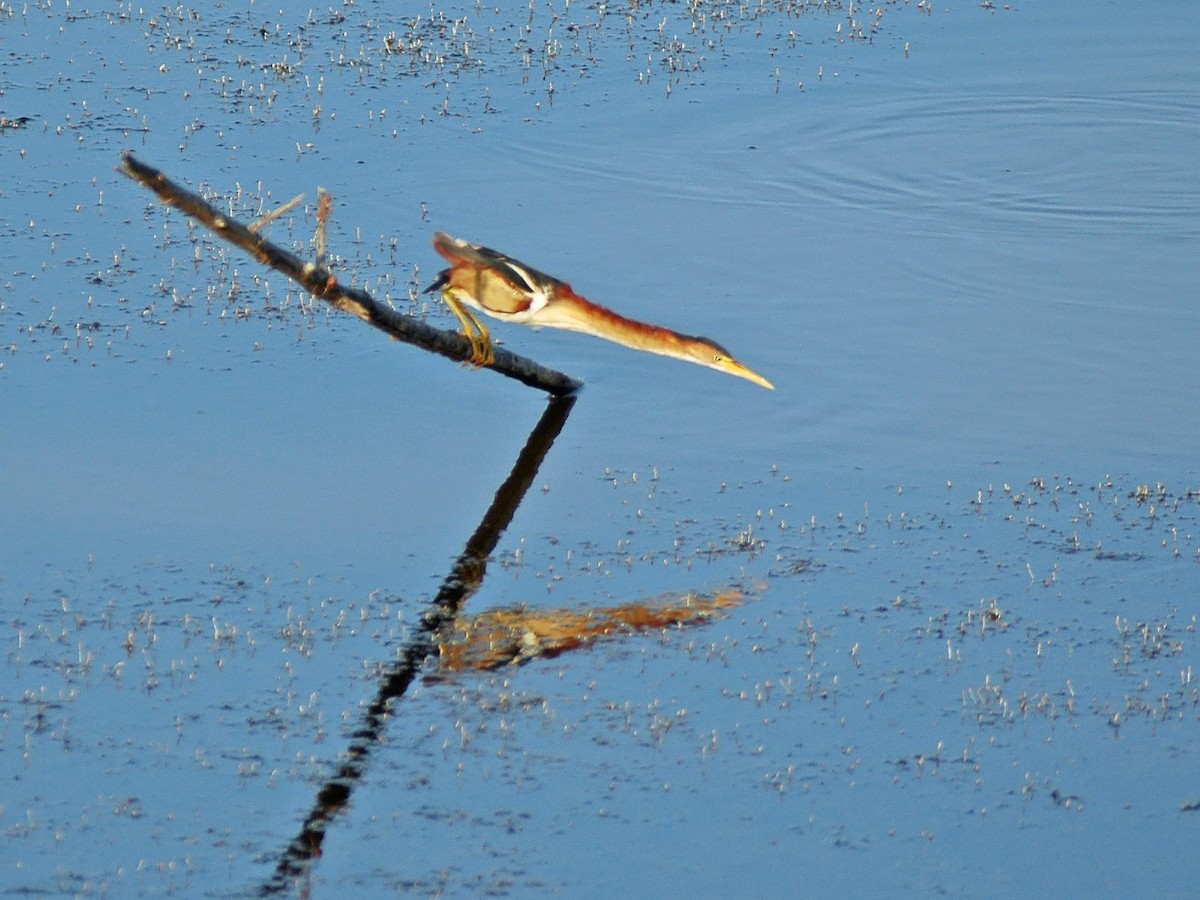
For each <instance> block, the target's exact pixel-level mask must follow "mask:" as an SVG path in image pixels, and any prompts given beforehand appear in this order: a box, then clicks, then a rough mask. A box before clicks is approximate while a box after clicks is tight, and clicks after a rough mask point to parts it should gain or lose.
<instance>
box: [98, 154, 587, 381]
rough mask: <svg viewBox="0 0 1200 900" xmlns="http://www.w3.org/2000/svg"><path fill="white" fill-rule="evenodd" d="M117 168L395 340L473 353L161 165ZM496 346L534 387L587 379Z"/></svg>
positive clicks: (505, 365) (500, 367)
mask: <svg viewBox="0 0 1200 900" xmlns="http://www.w3.org/2000/svg"><path fill="white" fill-rule="evenodd" d="M117 171H119V172H121V173H122V174H123V175H126V176H128V177H129V178H132V179H133V180H134V181H136V182H138V183H139V184H141V185H143V186H145V187H147V188H149V189H150V190H152V191H154V193H155V194H157V195H158V197H159V199H161V200H162V201H163V202H164V203H166V204H168V205H170V206H174V207H175V208H176V209H179V210H181V211H182V212H184V213H185V214H186V215H189V216H191V217H192V218H193V219H196V220H197V221H198V222H200V223H202V224H203V225H205V226H206V227H208V228H209V229H210V230H212V231H213V232H214V233H215V234H217V235H218V236H220V237H222V238H224V239H225V240H227V241H229V242H230V243H231V244H233V245H235V246H237V247H240V248H241V249H242V250H244V251H246V252H247V253H249V254H250V255H251V256H253V257H254V258H255V259H257V260H258V261H259V262H261V263H262V264H263V265H266V266H270V267H271V268H273V269H275V270H277V271H279V272H282V273H283V274H284V275H286V276H287V277H288V278H291V279H292V280H293V281H295V282H296V283H297V284H299V285H300V286H301V287H303V288H304V289H305V290H307V291H308V292H309V293H311V294H312V295H313V296H314V297H319V298H320V299H322V300H325V301H327V302H329V303H332V304H333V305H334V306H336V307H337V308H338V309H341V310H344V311H345V312H348V313H353V314H354V315H356V316H358V317H359V318H360V319H362V320H363V321H364V322H366V323H368V324H370V325H374V326H375V327H376V328H378V329H379V330H381V331H384V332H386V333H387V334H389V335H391V336H392V337H393V338H395V339H396V340H399V341H404V342H405V343H408V344H415V345H417V346H418V347H422V348H424V349H425V350H429V351H431V352H433V353H438V354H441V355H442V356H445V357H449V358H450V359H453V360H456V361H457V362H465V361H467V360H468V359H469V358H470V356H471V344H470V342H469V341H468V340H467V339H466V338H465V337H463V336H462V335H461V334H459V333H458V332H456V331H443V330H441V329H439V328H434V327H433V326H431V325H426V324H425V323H424V322H422V321H420V320H419V319H414V318H413V317H412V316H406V315H404V314H402V313H398V312H396V311H395V310H394V309H392V308H391V307H389V306H387V305H385V304H382V303H380V302H378V301H377V300H375V298H373V297H372V296H371V295H370V294H368V293H367V292H366V291H363V290H359V289H357V288H352V287H347V286H345V285H343V284H341V283H340V282H339V281H338V280H337V278H336V277H335V276H334V275H333V273H332V272H330V271H329V270H328V269H327V268H325V267H324V266H320V265H317V264H316V263H311V262H305V261H304V260H302V259H300V257H298V256H296V255H295V254H294V253H289V252H288V251H287V250H284V249H283V248H281V247H279V246H277V245H275V244H273V243H271V242H270V241H268V240H267V239H266V238H264V237H263V236H262V235H260V234H257V233H256V232H254V231H252V230H251V229H249V228H247V227H246V226H245V225H243V224H241V223H240V222H237V221H235V220H233V219H230V218H229V217H228V216H225V215H223V214H222V213H220V212H218V211H217V210H216V209H214V208H213V207H212V206H210V205H209V204H208V203H206V202H205V201H204V200H203V199H201V198H200V197H199V196H197V195H196V194H193V193H192V192H191V191H188V190H185V189H184V188H182V187H180V186H179V185H177V184H175V183H174V182H173V181H171V180H170V179H169V178H167V176H166V175H164V174H163V173H162V172H160V171H159V170H158V169H155V168H154V167H152V166H148V165H146V164H145V163H143V162H139V161H138V160H137V159H135V158H134V156H133V154H131V153H125V154H123V155H122V157H121V165H120V166H119V167H118V169H117ZM495 351H496V358H495V361H494V362H493V363H492V364H491V365H490V366H489V368H491V369H494V370H495V371H497V372H499V373H500V374H501V375H507V376H508V377H509V378H515V379H516V380H517V381H520V382H521V383H523V384H527V385H529V386H530V387H536V388H540V389H542V390H544V391H547V392H549V393H551V394H554V395H555V396H560V397H561V396H565V395H567V394H571V393H574V392H575V391H577V390H579V389H580V388H581V387H582V386H583V383H582V382H580V381H577V380H576V379H574V378H572V377H571V376H569V375H564V374H563V373H562V372H557V371H555V370H554V369H548V368H546V367H545V366H541V365H538V364H537V363H535V362H534V361H533V360H530V359H526V358H525V357H523V356H518V355H517V354H515V353H510V352H509V351H507V350H505V349H503V348H502V347H496V348H495Z"/></svg>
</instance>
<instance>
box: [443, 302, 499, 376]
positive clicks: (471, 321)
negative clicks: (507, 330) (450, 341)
mask: <svg viewBox="0 0 1200 900" xmlns="http://www.w3.org/2000/svg"><path fill="white" fill-rule="evenodd" d="M442 299H443V300H445V301H446V305H447V306H448V307H450V312H452V313H454V316H455V318H456V319H458V321H459V324H460V325H462V335H463V337H465V338H466V339H467V340H468V341H470V342H471V356H470V358H469V359H467V360H465V361H464V362H463V365H467V366H474V367H475V368H476V369H479V368H482V367H483V366H490V365H491V364H492V363H493V362H495V361H496V352H495V350H494V349H493V347H492V336H491V335H490V334H489V333H488V330H487V329H486V328H485V327H484V325H483V323H482V322H480V321H479V320H478V319H477V318H475V316H473V315H472V314H471V313H470V312H469V311H468V310H467V309H466V308H464V307H463V305H462V304H461V303H459V302H458V300H456V299H455V298H454V296H453V294H452V293H451V292H450V291H448V290H447V291H443V292H442Z"/></svg>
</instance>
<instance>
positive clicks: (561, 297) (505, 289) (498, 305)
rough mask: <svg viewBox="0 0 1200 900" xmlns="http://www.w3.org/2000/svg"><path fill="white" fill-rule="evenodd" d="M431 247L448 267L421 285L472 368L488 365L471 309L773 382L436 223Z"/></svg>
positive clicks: (485, 341) (722, 352) (697, 341)
mask: <svg viewBox="0 0 1200 900" xmlns="http://www.w3.org/2000/svg"><path fill="white" fill-rule="evenodd" d="M433 248H434V249H435V250H436V251H437V252H438V253H440V254H441V255H442V256H443V257H445V258H446V260H447V261H448V262H449V263H450V268H448V269H443V270H442V271H441V272H440V273H439V274H438V277H437V279H436V280H435V281H434V283H433V284H432V285H430V286H429V287H428V288H427V289H426V292H427V293H434V292H437V291H440V292H441V295H442V299H443V300H444V301H445V302H446V306H448V307H449V308H450V311H451V312H452V313H454V316H455V317H456V318H457V319H458V321H459V323H460V324H461V325H462V333H463V336H464V337H466V338H467V340H468V341H470V343H471V357H470V359H469V360H468V363H470V364H471V365H474V366H476V367H477V368H478V367H479V366H486V365H490V364H491V363H492V362H493V361H494V353H493V349H492V341H491V335H490V334H489V332H488V330H487V328H486V327H484V325H483V323H482V322H480V321H479V319H478V318H477V317H476V316H475V315H473V314H472V312H471V310H477V311H479V312H482V313H486V314H487V315H489V316H491V317H492V318H494V319H499V320H500V321H501V322H516V323H518V324H521V325H530V326H532V327H534V328H540V327H546V328H562V329H565V330H567V331H578V332H582V333H583V334H590V335H593V336H594V337H598V338H604V339H605V340H609V341H613V342H615V343H617V344H621V345H623V346H625V347H630V348H632V349H634V350H643V351H646V352H648V353H657V354H660V355H662V356H669V357H672V358H673V359H682V360H684V361H686V362H691V363H696V364H697V365H701V366H707V367H708V368H710V369H716V370H717V371H718V372H724V373H725V374H727V375H735V376H737V377H738V378H745V379H746V380H747V381H752V382H754V383H755V384H757V385H759V386H761V387H764V388H768V389H770V390H774V389H775V385H773V384H771V382H769V381H768V380H767V379H765V378H763V377H762V376H761V375H759V374H758V373H757V372H755V371H753V370H752V369H750V368H749V367H747V366H744V365H742V364H741V363H740V362H738V361H737V360H736V359H734V357H733V355H732V354H730V352H729V351H728V350H726V349H725V348H724V347H722V346H721V345H720V344H718V343H716V342H715V341H711V340H709V339H708V338H703V337H693V336H691V335H687V334H680V333H679V332H677V331H672V330H670V329H669V328H660V327H659V326H657V325H649V324H647V323H645V322H638V321H636V320H634V319H628V318H626V317H625V316H622V315H619V314H618V313H615V312H613V311H612V310H611V309H608V308H606V307H603V306H601V305H600V304H599V303H593V302H592V301H590V300H587V299H585V298H583V297H581V296H579V294H577V293H575V291H574V290H572V288H571V286H570V285H569V284H567V283H566V282H565V281H560V280H559V279H557V278H554V277H553V276H550V275H547V274H546V273H545V272H539V271H538V270H537V269H535V268H533V266H529V265H526V264H525V263H523V262H518V261H517V260H515V259H513V258H512V257H511V256H506V255H505V254H503V253H499V252H497V251H496V250H492V249H490V248H488V247H483V246H481V245H479V244H472V243H469V242H467V241H464V240H462V239H460V238H456V237H451V236H450V235H448V234H446V233H445V232H442V231H439V232H437V233H436V234H434V236H433Z"/></svg>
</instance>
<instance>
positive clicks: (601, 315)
mask: <svg viewBox="0 0 1200 900" xmlns="http://www.w3.org/2000/svg"><path fill="white" fill-rule="evenodd" d="M539 319H541V320H542V321H539V322H534V323H533V324H535V325H546V326H547V327H550V328H563V329H566V330H568V331H579V332H583V333H584V334H590V335H592V336H594V337H599V338H604V339H605V340H607V341H613V342H614V343H617V344H621V345H623V346H625V347H632V348H633V349H634V350H645V351H649V352H651V353H662V354H664V355H666V356H677V355H679V352H680V350H681V348H682V346H683V345H684V344H685V343H687V342H688V341H690V340H691V339H690V338H687V337H686V336H684V335H681V334H679V333H678V332H674V331H671V330H670V329H669V328H660V327H658V326H657V325H647V324H646V323H645V322H639V321H637V320H636V319H627V318H626V317H625V316H622V315H620V314H618V313H615V312H613V311H612V310H611V309H608V308H607V307H604V306H601V305H600V304H599V303H592V302H591V301H590V300H585V299H584V298H583V297H580V296H579V295H578V294H576V293H574V292H573V291H568V292H560V293H559V294H558V295H557V296H556V297H555V298H554V300H553V302H551V303H550V304H549V305H547V307H546V308H545V309H544V310H543V314H542V315H541V316H539Z"/></svg>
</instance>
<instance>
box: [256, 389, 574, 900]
mask: <svg viewBox="0 0 1200 900" xmlns="http://www.w3.org/2000/svg"><path fill="white" fill-rule="evenodd" d="M574 405H575V397H574V396H566V397H552V398H551V399H550V402H549V405H548V406H547V407H546V411H545V412H544V413H543V414H542V417H541V419H540V420H539V421H538V423H537V425H536V426H535V427H534V429H533V432H532V433H531V434H530V435H529V440H528V441H527V442H526V444H525V447H524V448H523V449H522V450H521V453H520V454H519V455H518V456H517V461H516V464H515V465H514V466H513V469H512V472H511V473H509V476H508V478H506V479H505V481H504V483H503V484H502V485H500V488H499V490H497V491H496V496H495V498H494V499H493V500H492V505H491V506H490V507H488V510H487V512H486V513H484V515H483V520H482V521H481V522H480V523H479V527H478V528H476V529H475V533H474V534H472V535H471V537H470V538H468V539H467V543H466V546H465V547H464V548H463V552H462V553H461V554H460V555H459V557H458V559H457V560H455V563H454V566H453V567H452V568H451V570H450V573H449V574H448V575H447V576H446V578H445V580H444V581H443V582H442V585H441V588H440V589H439V590H438V593H437V596H436V597H434V598H433V601H432V602H431V603H430V605H429V609H427V610H426V611H425V614H424V616H422V619H421V624H420V626H419V627H418V628H417V629H416V630H415V633H414V634H413V635H412V637H411V639H410V640H409V643H408V644H407V646H405V647H403V648H402V649H401V650H400V651H399V656H398V658H397V660H396V662H395V663H393V664H391V665H390V666H389V667H388V668H387V669H386V670H385V672H384V674H383V677H382V678H381V679H380V683H379V691H378V693H377V694H376V696H375V699H374V700H373V701H372V702H371V704H370V706H368V707H367V710H366V713H365V714H364V715H363V720H362V723H361V724H360V725H359V727H358V728H357V729H356V730H355V731H354V734H353V738H352V740H351V742H350V746H349V747H347V748H346V753H345V757H344V759H343V762H342V764H341V765H340V766H339V767H338V771H337V773H336V774H335V775H334V776H333V777H332V778H330V779H329V781H327V782H326V783H325V785H324V786H323V787H322V788H321V790H320V791H318V792H317V797H316V801H315V802H314V803H313V807H312V810H311V811H310V812H309V814H308V816H307V817H306V818H305V820H304V824H303V826H302V827H301V829H300V833H299V834H298V835H296V837H295V838H293V839H292V841H291V843H290V844H288V846H287V848H286V849H285V850H284V851H283V854H282V856H281V858H280V860H279V863H278V864H277V866H276V868H275V873H274V875H273V876H272V877H271V878H270V879H269V880H268V881H266V882H265V883H264V884H263V885H262V886H261V887H260V888H259V890H258V894H259V895H260V896H272V895H276V894H281V893H287V892H290V891H291V890H292V889H293V888H294V887H299V888H300V892H301V893H302V894H304V893H307V891H306V890H305V887H306V886H305V885H304V884H303V882H304V881H305V880H306V879H307V877H308V875H309V874H310V872H311V870H312V866H313V863H314V861H315V860H316V859H317V857H319V856H320V855H321V844H322V842H323V841H324V839H325V830H326V828H327V827H328V826H329V824H330V823H331V822H332V821H333V819H334V818H335V817H336V816H337V815H338V813H339V812H340V811H341V810H342V808H343V807H345V805H346V803H347V802H348V801H349V799H350V794H351V792H352V791H353V790H354V785H355V784H356V783H357V782H358V781H359V779H360V778H362V775H363V772H364V771H365V769H366V765H367V760H368V759H369V757H370V754H371V748H372V747H374V746H375V745H376V744H378V743H379V742H380V740H382V738H383V734H384V727H385V726H386V724H387V719H388V716H389V715H390V714H391V704H392V702H393V701H394V700H397V699H399V698H400V697H402V696H403V695H404V693H405V692H406V691H407V690H408V687H409V685H410V684H412V682H413V679H414V678H415V677H416V676H417V673H418V672H419V671H420V669H421V667H422V666H423V665H424V663H425V660H426V659H427V658H428V657H430V656H432V655H434V654H436V653H437V652H438V645H439V637H438V636H439V635H440V634H442V633H444V631H445V630H446V629H447V628H449V627H450V626H451V624H452V623H453V622H454V621H455V619H456V618H457V617H458V614H459V610H460V609H461V608H462V606H463V604H464V603H465V602H466V601H467V600H468V599H469V598H470V597H471V596H472V595H473V594H474V593H475V592H476V591H477V590H479V586H480V585H481V584H482V583H483V576H484V573H485V572H486V570H487V560H488V557H489V556H490V555H491V553H492V551H493V550H495V549H496V544H497V543H498V542H499V540H500V536H501V535H502V534H503V533H504V530H505V529H506V528H507V527H508V524H509V523H510V522H511V521H512V518H513V515H514V514H515V513H516V511H517V507H518V506H520V505H521V501H522V499H524V497H525V494H526V492H527V491H528V490H529V487H530V485H532V484H533V479H534V478H535V477H536V476H537V472H538V469H539V468H540V466H541V464H542V460H544V459H545V458H546V454H547V453H548V452H549V451H550V447H551V446H552V445H553V444H554V441H555V439H556V438H557V437H558V435H559V433H560V432H561V431H562V428H563V425H564V424H565V423H566V421H567V416H568V414H569V413H570V412H571V408H572V407H573V406H574Z"/></svg>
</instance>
